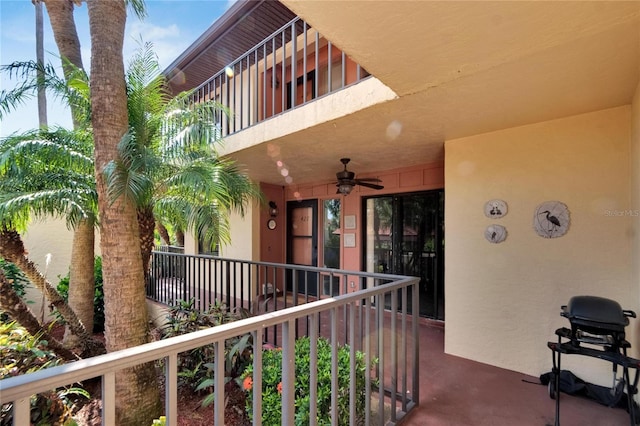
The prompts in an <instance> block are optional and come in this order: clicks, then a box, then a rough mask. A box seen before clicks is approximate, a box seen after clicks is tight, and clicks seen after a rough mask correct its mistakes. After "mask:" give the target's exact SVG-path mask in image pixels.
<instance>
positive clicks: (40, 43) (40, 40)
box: [33, 0, 47, 129]
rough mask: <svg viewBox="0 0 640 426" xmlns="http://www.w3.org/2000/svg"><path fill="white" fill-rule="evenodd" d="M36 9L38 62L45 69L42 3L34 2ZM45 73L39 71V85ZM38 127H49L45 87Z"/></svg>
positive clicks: (42, 89) (39, 91)
mask: <svg viewBox="0 0 640 426" xmlns="http://www.w3.org/2000/svg"><path fill="white" fill-rule="evenodd" d="M33 5H34V6H35V9H36V60H37V62H38V65H39V66H40V67H44V34H43V24H42V21H43V19H42V2H41V1H40V0H33ZM43 74H44V72H43V71H42V70H40V71H38V83H39V84H42V81H43V79H44V75H43ZM38 125H39V127H40V128H41V129H44V128H46V127H47V96H46V92H45V90H44V87H38Z"/></svg>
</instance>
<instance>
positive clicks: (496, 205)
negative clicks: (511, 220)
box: [484, 200, 508, 219]
mask: <svg viewBox="0 0 640 426" xmlns="http://www.w3.org/2000/svg"><path fill="white" fill-rule="evenodd" d="M507 211H508V209H507V203H505V202H504V201H503V200H489V201H487V203H486V204H485V205H484V214H485V216H487V217H490V218H492V219H498V218H501V217H503V216H505V215H506V214H507Z"/></svg>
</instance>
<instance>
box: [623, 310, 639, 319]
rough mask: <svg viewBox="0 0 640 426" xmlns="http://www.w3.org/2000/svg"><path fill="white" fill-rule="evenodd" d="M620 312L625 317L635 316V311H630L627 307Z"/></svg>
mask: <svg viewBox="0 0 640 426" xmlns="http://www.w3.org/2000/svg"><path fill="white" fill-rule="evenodd" d="M622 314H623V315H624V316H625V317H631V318H635V317H636V313H635V312H633V311H631V310H629V309H624V310H623V311H622Z"/></svg>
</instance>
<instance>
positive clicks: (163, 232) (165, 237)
mask: <svg viewBox="0 0 640 426" xmlns="http://www.w3.org/2000/svg"><path fill="white" fill-rule="evenodd" d="M156 229H157V230H158V234H160V239H161V240H162V242H163V243H164V244H165V245H167V246H170V245H171V237H170V236H169V231H168V230H167V228H166V227H165V226H164V224H163V223H162V222H160V221H159V220H157V221H156Z"/></svg>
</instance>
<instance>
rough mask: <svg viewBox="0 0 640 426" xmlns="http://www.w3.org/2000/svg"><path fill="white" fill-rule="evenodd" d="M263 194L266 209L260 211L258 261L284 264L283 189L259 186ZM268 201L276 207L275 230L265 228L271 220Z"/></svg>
mask: <svg viewBox="0 0 640 426" xmlns="http://www.w3.org/2000/svg"><path fill="white" fill-rule="evenodd" d="M260 189H262V192H263V193H264V197H265V201H266V202H267V206H266V207H264V206H263V207H262V208H261V209H260V260H261V261H263V262H274V263H285V257H284V254H285V249H284V248H285V239H284V236H285V230H286V225H287V223H286V212H287V209H286V203H285V200H284V188H283V187H282V186H277V185H269V184H266V183H262V184H260ZM269 201H273V202H275V203H276V205H277V206H278V215H277V216H276V217H274V218H273V219H274V220H275V221H276V229H269V228H267V221H268V220H269V219H271V216H270V214H269V209H268V203H269Z"/></svg>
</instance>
